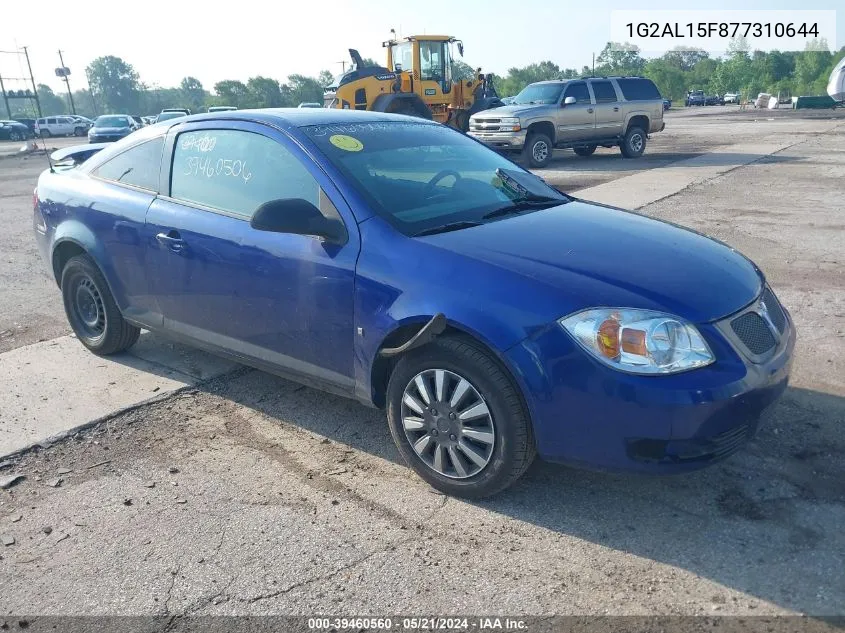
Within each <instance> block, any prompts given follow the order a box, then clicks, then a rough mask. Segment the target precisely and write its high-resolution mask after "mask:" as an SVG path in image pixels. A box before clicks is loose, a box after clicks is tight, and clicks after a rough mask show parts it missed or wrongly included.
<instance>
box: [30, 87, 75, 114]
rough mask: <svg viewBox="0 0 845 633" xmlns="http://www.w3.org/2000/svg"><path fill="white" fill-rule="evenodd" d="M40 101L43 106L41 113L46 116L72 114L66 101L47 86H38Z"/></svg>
mask: <svg viewBox="0 0 845 633" xmlns="http://www.w3.org/2000/svg"><path fill="white" fill-rule="evenodd" d="M38 101H39V103H40V104H41V113H42V114H43V115H44V116H50V115H51V114H65V113H66V112H70V110H69V108H68V107H67V105H66V104H65V101H64V99H62V98H61V97H60V96H58V95H57V94H56V93H55V92H53V89H52V88H51V87H50V86H48V85H46V84H38Z"/></svg>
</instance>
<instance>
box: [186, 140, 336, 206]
mask: <svg viewBox="0 0 845 633" xmlns="http://www.w3.org/2000/svg"><path fill="white" fill-rule="evenodd" d="M170 196H171V197H172V198H175V199H177V200H184V201H185V202H193V203H196V204H200V205H203V206H206V207H210V208H212V209H220V210H221V211H226V212H228V213H231V214H234V215H237V216H240V217H242V218H244V219H249V218H251V217H252V215H253V214H254V213H255V211H256V210H257V209H258V207H260V206H261V205H262V204H264V203H265V202H269V201H270V200H279V199H285V198H302V199H303V200H307V201H308V202H311V203H312V204H313V205H314V206H316V207H318V208H319V206H320V185H319V183H318V182H317V181H316V179H315V178H314V177H313V176H312V175H311V174H310V173H308V170H307V169H306V168H305V166H304V165H303V164H302V163H301V162H300V160H299V159H298V158H297V157H296V156H294V155H293V154H292V153H291V152H290V151H289V150H287V149H286V148H285V147H283V146H282V145H281V144H280V143H278V142H276V141H274V140H273V139H271V138H268V137H266V136H263V135H261V134H257V133H255V132H246V131H242V130H198V131H192V132H183V133H182V134H180V135H179V136H178V137H176V147H175V149H174V152H173V167H172V172H171V180H170Z"/></svg>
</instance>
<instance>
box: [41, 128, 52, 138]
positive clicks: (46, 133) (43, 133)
mask: <svg viewBox="0 0 845 633" xmlns="http://www.w3.org/2000/svg"><path fill="white" fill-rule="evenodd" d="M51 136H52V134H50V130H41V138H50V137H51Z"/></svg>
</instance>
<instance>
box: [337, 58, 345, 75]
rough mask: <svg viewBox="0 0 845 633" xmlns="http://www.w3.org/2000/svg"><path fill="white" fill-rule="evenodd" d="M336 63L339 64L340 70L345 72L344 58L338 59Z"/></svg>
mask: <svg viewBox="0 0 845 633" xmlns="http://www.w3.org/2000/svg"><path fill="white" fill-rule="evenodd" d="M337 63H338V64H340V72H341V73H345V72H346V60H343V61H339V62H337Z"/></svg>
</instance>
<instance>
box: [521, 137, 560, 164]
mask: <svg viewBox="0 0 845 633" xmlns="http://www.w3.org/2000/svg"><path fill="white" fill-rule="evenodd" d="M553 149H554V145H553V144H552V139H550V138H549V137H548V136H546V135H545V134H540V133H535V134H532V135H531V136H530V137H528V141H527V142H526V143H525V149H524V150H523V152H524V154H525V158H526V160H527V161H528V164H529V165H531V166H532V167H546V166H547V165H548V164H549V163H550V162H552V151H553Z"/></svg>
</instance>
